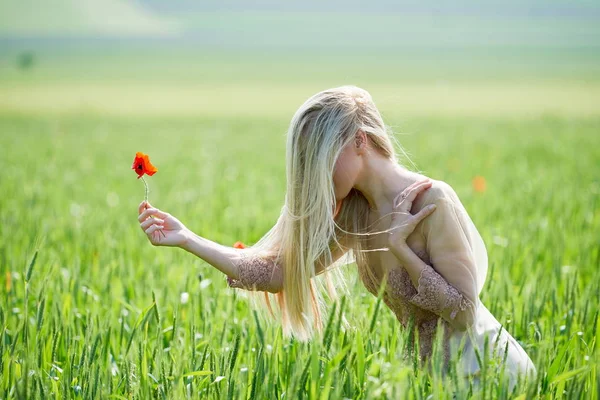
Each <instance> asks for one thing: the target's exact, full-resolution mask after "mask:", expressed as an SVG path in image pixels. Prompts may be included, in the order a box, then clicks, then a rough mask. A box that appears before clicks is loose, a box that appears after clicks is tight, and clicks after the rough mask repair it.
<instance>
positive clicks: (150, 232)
mask: <svg viewBox="0 0 600 400" xmlns="http://www.w3.org/2000/svg"><path fill="white" fill-rule="evenodd" d="M162 228H163V226H162V225H156V224H152V226H151V227H150V228H148V229H146V230H145V232H146V235H152V234H153V233H154V232H155V231H157V230H158V229H162Z"/></svg>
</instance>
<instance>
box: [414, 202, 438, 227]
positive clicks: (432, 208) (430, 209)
mask: <svg viewBox="0 0 600 400" xmlns="http://www.w3.org/2000/svg"><path fill="white" fill-rule="evenodd" d="M436 207H437V206H436V205H435V204H428V205H426V206H425V207H423V208H422V209H421V211H419V212H418V213H416V214H415V220H416V221H417V224H418V223H419V222H421V220H423V219H424V218H425V217H426V216H428V215H429V214H431V213H432V212H434V211H435V209H436Z"/></svg>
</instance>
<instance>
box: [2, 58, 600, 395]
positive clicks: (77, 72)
mask: <svg viewBox="0 0 600 400" xmlns="http://www.w3.org/2000/svg"><path fill="white" fill-rule="evenodd" d="M11 57H12V56H11ZM11 57H8V56H5V57H4V58H2V59H1V62H0V148H1V149H2V153H1V154H0V170H1V171H2V175H1V178H0V192H1V193H3V196H1V197H0V284H1V287H0V291H1V292H2V293H4V295H3V296H1V297H0V299H1V300H0V328H2V330H3V332H4V333H3V340H2V341H0V354H2V362H1V363H0V393H2V395H0V397H2V398H7V399H8V398H36V397H54V396H56V397H58V398H108V397H109V395H110V394H113V395H114V396H113V397H114V398H134V397H135V398H154V397H156V398H185V397H186V396H187V395H188V394H189V395H190V397H193V398H248V397H252V398H275V397H277V398H290V397H295V395H296V392H301V391H305V393H306V395H307V396H312V397H313V398H317V397H319V398H328V397H331V398H382V397H383V398H386V397H387V398H415V399H420V398H427V396H428V395H429V394H433V398H447V397H449V398H451V392H452V391H456V392H457V393H458V397H457V398H466V397H467V389H465V388H463V387H459V386H456V385H457V383H455V382H449V383H443V382H442V380H441V379H440V378H439V376H437V375H432V376H430V375H428V374H426V373H423V372H421V371H416V370H413V367H412V365H411V364H409V363H404V362H403V361H402V360H401V355H402V345H403V343H405V341H406V339H407V336H406V333H405V332H403V331H402V330H401V329H400V325H399V323H398V321H397V320H396V319H395V317H394V315H393V314H392V313H391V311H389V310H388V309H387V308H386V307H384V306H383V304H380V303H378V302H377V299H376V298H375V297H373V296H371V295H370V294H369V293H368V292H367V291H366V290H365V289H364V288H363V287H362V285H361V284H360V283H359V281H358V280H357V274H356V271H355V266H354V265H349V266H346V267H344V268H345V272H346V273H347V277H348V279H349V282H350V285H349V286H350V287H351V288H352V292H351V293H350V296H349V297H347V298H346V300H345V302H344V308H343V315H344V316H345V318H347V319H348V321H349V322H350V324H351V325H352V326H353V327H355V328H356V330H348V331H345V330H340V331H333V333H331V334H330V335H328V336H326V337H325V338H317V339H316V340H315V341H314V342H312V343H311V344H309V345H307V344H301V343H298V342H295V341H288V340H284V339H283V338H282V334H281V329H280V327H279V325H278V324H277V323H273V322H271V321H268V320H263V319H261V318H258V319H256V318H255V316H254V315H253V313H252V309H251V307H250V306H249V303H248V301H247V298H246V297H247V292H244V291H236V290H234V289H230V288H228V287H227V285H226V282H225V278H224V276H223V275H222V274H221V273H220V272H218V271H216V270H215V269H213V268H212V267H211V266H210V265H208V264H206V263H205V262H203V261H202V260H200V259H197V258H194V257H193V256H192V255H190V254H186V253H184V252H183V251H181V250H175V249H166V248H154V247H152V246H151V245H150V244H149V243H148V241H147V239H146V238H145V237H144V234H143V233H142V232H141V230H140V229H139V226H138V222H137V206H138V204H139V203H140V202H141V200H142V199H143V196H144V188H143V184H142V183H141V182H140V181H139V180H137V179H135V174H134V173H133V171H132V170H131V169H130V168H131V162H132V161H133V156H134V154H135V152H136V151H144V152H146V153H148V154H150V155H151V158H152V161H153V162H154V163H155V165H156V166H157V167H158V168H159V172H158V173H157V174H156V175H154V176H153V177H151V178H149V184H150V201H151V202H152V203H153V204H154V205H156V206H158V207H159V208H161V209H163V210H165V211H168V212H170V213H172V214H174V215H175V216H177V217H178V218H179V219H180V220H181V221H182V222H184V223H185V224H186V225H188V226H189V227H190V228H191V229H192V230H194V231H195V232H196V233H198V234H199V235H201V236H204V237H206V238H209V239H211V240H215V241H217V242H220V243H223V244H230V245H231V244H233V242H235V241H236V240H242V241H244V242H245V243H254V242H256V241H257V240H258V239H259V238H260V237H261V235H262V234H264V233H265V232H266V231H267V230H268V229H269V228H270V227H271V226H272V225H273V223H274V222H275V220H276V218H277V216H278V215H279V211H280V208H281V206H282V205H283V199H284V195H285V193H284V190H285V159H284V157H285V131H286V129H287V124H288V123H289V120H290V119H291V117H292V115H293V113H294V112H295V110H296V109H297V107H298V106H300V104H301V103H302V102H303V101H304V100H305V99H306V98H307V97H308V96H310V95H312V94H314V93H315V92H317V91H319V90H322V89H325V88H327V87H333V86H338V85H341V84H346V83H351V84H357V85H359V86H362V87H364V88H366V89H367V90H369V91H370V92H371V93H372V95H373V97H374V99H375V101H376V103H377V104H378V105H379V106H380V108H381V110H382V112H383V114H384V117H385V119H386V122H387V124H388V125H390V126H392V127H393V129H394V131H395V133H396V134H397V135H398V139H399V141H400V142H401V143H402V144H403V146H404V147H405V149H406V151H407V152H409V154H410V155H411V159H412V161H414V163H415V164H416V167H417V168H418V169H420V170H421V171H422V172H423V173H424V174H426V175H428V176H430V177H432V178H435V179H441V180H444V181H446V182H448V183H449V184H450V185H452V186H453V187H454V188H455V190H456V191H457V193H458V194H459V196H460V198H461V200H462V201H463V204H464V205H465V207H466V209H467V211H468V212H469V214H470V215H471V217H472V219H473V221H474V222H475V224H476V225H477V227H478V229H479V231H480V233H481V235H482V237H483V239H484V241H485V243H486V246H487V249H488V255H489V261H490V272H489V274H488V279H487V284H486V286H485V288H484V291H483V294H482V301H483V302H484V303H485V304H486V306H487V307H488V308H489V309H490V310H491V311H492V313H493V314H494V315H495V316H496V317H497V318H498V320H499V321H500V322H502V323H503V324H506V325H505V328H506V329H508V330H509V331H510V333H511V334H512V335H513V336H514V337H515V338H516V339H517V340H518V341H519V342H520V343H521V344H522V345H523V347H524V348H525V349H526V350H527V351H528V352H529V354H530V355H531V356H532V358H533V360H534V362H535V364H536V366H537V367H538V374H539V380H538V381H537V382H535V383H534V384H533V385H531V386H530V387H527V388H525V387H519V392H520V393H522V396H521V397H520V398H523V399H525V398H533V397H535V396H536V394H539V395H541V396H542V397H544V398H563V397H567V398H597V397H594V396H597V393H598V346H597V341H598V337H599V331H598V321H599V314H598V310H599V308H600V303H599V299H598V293H599V291H600V270H599V269H598V265H600V246H599V242H598V232H600V213H599V210H600V207H599V201H598V199H599V194H600V181H599V176H600V168H599V166H600V134H599V132H600V109H599V107H598V104H599V103H598V99H599V95H600V79H599V77H600V75H596V72H597V71H598V66H597V64H596V62H595V61H594V60H595V59H594V56H593V55H587V56H586V55H585V54H584V55H580V58H579V59H578V60H579V61H578V62H575V61H573V60H572V61H571V62H570V63H569V61H565V60H564V59H562V58H560V57H557V58H556V60H555V62H554V64H553V65H554V67H552V68H551V67H547V68H546V69H539V71H540V73H539V74H538V73H536V71H538V69H537V67H536V66H535V63H529V64H527V65H526V66H522V67H519V64H518V63H515V62H512V63H508V62H507V64H506V68H498V69H493V64H494V62H493V59H489V58H487V57H485V56H482V55H479V56H476V57H475V56H473V57H474V58H473V59H474V60H475V59H476V60H478V61H477V62H476V63H475V61H474V64H473V69H472V73H470V74H469V73H468V70H467V69H465V68H463V67H462V66H464V64H463V63H464V61H460V60H459V59H458V58H457V59H454V61H449V66H448V69H447V70H444V69H443V68H441V69H440V68H434V67H433V66H432V65H431V64H430V63H428V62H424V63H423V64H422V68H419V64H418V62H417V61H416V59H415V60H414V62H413V63H412V64H411V63H405V64H402V62H401V61H402V60H401V59H395V60H392V61H393V62H390V63H389V64H387V63H385V62H383V61H381V62H380V63H375V60H376V58H375V56H373V57H374V58H369V59H368V60H367V61H369V60H370V61H373V63H369V62H367V61H362V62H360V63H357V64H346V62H348V59H347V58H343V57H341V56H340V58H339V59H338V61H337V63H336V62H334V61H332V60H331V59H326V58H323V59H322V64H318V63H317V64H316V65H315V64H312V63H311V62H309V61H310V60H308V61H307V60H304V61H305V63H304V64H300V63H295V62H294V61H295V60H297V59H294V58H293V57H292V58H277V57H274V58H273V62H268V59H263V60H262V62H261V61H260V59H258V58H248V59H247V64H244V59H243V58H242V59H238V58H236V57H234V56H227V57H225V56H221V57H222V58H217V56H215V57H214V58H212V59H211V58H207V59H206V62H203V61H202V60H201V59H199V58H197V57H196V56H194V57H190V58H188V59H187V60H188V61H189V63H186V62H182V61H181V60H182V59H183V60H184V61H185V60H186V59H185V58H182V59H179V60H175V61H173V60H171V61H169V58H168V57H164V58H159V59H156V62H155V63H152V61H151V60H152V58H151V57H150V55H148V54H146V55H144V54H142V55H141V56H139V57H133V56H131V55H121V56H117V55H114V54H113V55H107V56H106V57H95V58H85V57H81V56H69V55H63V56H62V58H61V57H59V56H50V55H44V54H40V55H39V59H38V60H37V61H38V64H37V65H34V67H33V68H32V69H31V70H28V71H18V70H16V69H15V68H14V65H13V61H14V59H13V58H11ZM523 57H526V56H525V55H524V56H523ZM223 59H227V60H230V62H223V61H222V60H223ZM518 59H519V58H518V57H514V56H513V58H512V60H513V61H514V60H518ZM135 60H138V61H135ZM139 60H145V61H146V62H139ZM211 60H212V61H211ZM219 60H220V61H219ZM340 60H343V61H344V62H343V63H340ZM586 60H587V61H586ZM325 61H327V62H325ZM561 63H563V64H561ZM475 64H477V65H478V66H479V67H478V68H475ZM461 65H462V66H461ZM482 65H487V66H488V67H489V68H482ZM542 65H545V64H544V63H542ZM560 65H562V67H561V66H560ZM346 66H348V68H345V67H346ZM287 67H289V68H287ZM396 68H397V69H396ZM340 71H345V72H340ZM519 71H522V73H519ZM569 71H575V72H576V73H573V74H570V73H569ZM403 162H405V163H406V165H407V166H408V167H409V168H413V167H412V164H411V163H409V162H408V161H407V160H403ZM475 176H482V177H484V178H485V180H486V191H485V192H483V193H480V192H475V191H474V190H473V187H472V183H471V182H472V179H473V178H474V177H475ZM36 249H39V252H38V253H37V258H35V262H34V263H33V264H32V263H31V260H32V258H33V257H34V254H35V251H36ZM198 274H201V275H202V281H200V282H199V281H198ZM182 293H189V302H187V303H182V302H181V294H182ZM153 296H154V297H155V299H156V302H155V303H154V302H153ZM335 307H336V308H335V312H334V313H333V315H332V319H331V321H330V325H331V326H332V327H334V326H336V324H338V323H339V319H340V313H339V310H340V305H339V304H336V306H335ZM332 310H333V303H332ZM374 316H375V317H376V319H375V320H374V321H375V322H374V324H373V325H371V321H372V319H373V317H374ZM490 372H493V371H490ZM491 379H492V378H491V376H490V380H488V381H486V393H487V395H486V396H487V397H486V398H490V397H491V398H503V397H506V394H505V393H503V392H502V390H503V389H502V388H499V387H497V386H496V385H495V383H494V382H493V380H491ZM284 392H285V394H284Z"/></svg>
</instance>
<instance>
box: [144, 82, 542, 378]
mask: <svg viewBox="0 0 600 400" xmlns="http://www.w3.org/2000/svg"><path fill="white" fill-rule="evenodd" d="M392 140H393V135H390V134H389V132H388V128H387V126H386V125H385V124H384V122H383V120H382V117H381V115H380V113H379V111H378V109H377V108H376V106H375V104H374V102H373V100H372V98H371V96H370V94H369V93H368V92H367V91H365V90H363V89H361V88H358V87H356V86H342V87H338V88H332V89H328V90H324V91H322V92H319V93H317V94H315V95H313V96H312V97H310V98H309V99H308V100H307V101H306V102H305V103H304V104H303V105H302V106H301V107H300V108H299V109H298V111H297V112H296V113H295V115H294V117H293V118H292V121H291V123H290V126H289V130H288V133H287V149H286V162H287V165H286V173H287V192H286V196H285V204H284V206H283V208H282V210H281V214H280V216H279V219H278V221H277V223H276V224H275V225H274V226H273V228H272V229H271V230H269V232H267V234H265V235H264V236H263V237H262V238H261V239H260V240H259V241H258V243H256V244H255V245H253V246H251V247H248V248H243V249H239V248H233V247H228V246H223V245H220V244H217V243H215V242H212V241H210V240H208V239H205V238H202V237H200V236H198V235H196V234H194V233H193V232H191V231H190V230H189V229H187V228H186V227H185V226H184V225H183V224H182V223H181V222H180V221H179V220H177V219H176V218H175V217H173V216H172V215H170V214H168V213H166V212H163V211H161V210H158V209H156V208H154V207H152V206H151V205H150V204H147V203H146V202H142V204H140V207H139V222H140V226H141V229H142V230H143V231H144V232H145V233H146V234H147V236H148V238H149V240H150V241H151V243H152V244H153V245H161V246H179V247H181V248H183V249H185V250H187V251H189V252H191V253H192V254H194V255H196V256H198V257H200V258H202V259H203V260H205V261H206V262H208V263H209V264H211V265H213V266H214V267H215V268H217V269H219V270H220V271H222V272H223V273H225V274H226V275H227V282H228V284H229V286H230V287H234V288H243V289H247V290H258V291H264V292H265V297H266V298H267V300H268V295H267V292H270V293H274V294H275V296H276V297H277V300H278V303H279V306H280V307H279V308H280V310H281V321H282V324H283V328H284V332H285V334H286V335H294V336H296V337H297V338H299V339H300V340H306V339H309V338H310V337H311V336H312V334H313V333H314V330H315V329H316V330H318V331H321V330H322V327H323V323H322V320H323V318H322V308H323V302H322V299H321V294H320V290H315V288H314V283H315V279H312V278H313V277H315V276H317V275H319V274H322V273H323V272H325V271H329V270H332V272H333V273H334V274H332V273H328V274H325V276H326V278H327V283H328V286H327V289H328V291H329V294H330V295H331V297H332V298H334V299H335V298H336V291H335V289H336V287H343V276H342V275H341V274H339V268H334V267H336V266H339V265H342V264H345V263H349V262H352V261H355V262H356V265H357V266H358V271H359V276H360V279H361V281H362V282H363V284H364V285H365V287H366V288H367V290H368V291H369V292H371V293H372V294H374V295H376V296H377V295H378V294H379V293H380V290H382V292H381V293H382V296H383V300H384V302H385V304H387V306H388V307H389V308H390V309H391V310H392V311H393V312H394V313H395V315H396V316H397V318H398V320H399V321H400V322H401V324H402V325H403V326H404V327H405V328H406V327H410V328H413V329H414V328H416V330H417V332H418V339H419V355H420V357H421V359H422V360H427V359H429V358H430V356H431V354H432V347H433V342H434V336H435V333H436V332H437V328H438V327H440V328H443V329H442V331H443V332H442V336H443V338H444V341H443V355H444V361H445V362H444V366H445V367H447V366H448V363H449V361H450V359H451V358H452V356H453V355H455V354H457V352H458V351H459V350H460V349H462V353H460V354H461V357H460V359H461V365H462V367H463V369H464V373H465V374H472V375H477V373H478V371H479V370H480V366H479V363H478V361H477V354H476V353H477V352H478V353H479V354H480V355H483V349H484V346H485V337H486V336H488V340H489V342H488V343H491V344H495V345H496V347H493V348H492V347H490V348H489V349H488V354H499V353H496V350H499V349H501V350H507V353H506V362H507V365H506V373H507V374H508V376H509V383H510V388H511V389H512V387H513V386H514V385H515V384H516V382H517V377H518V374H519V373H525V372H528V373H531V374H535V373H536V370H535V367H534V365H533V363H532V362H531V359H530V358H529V357H528V355H527V354H526V352H525V351H524V350H523V348H522V347H521V346H520V345H519V344H518V343H517V341H516V340H515V339H514V338H513V337H512V336H511V335H510V334H509V333H508V332H506V331H505V330H502V329H501V326H500V323H499V322H498V321H497V320H496V319H495V318H494V316H493V315H492V314H491V313H490V312H489V311H488V309H487V308H486V307H485V306H484V305H483V304H482V303H481V301H480V300H479V294H480V292H481V289H482V288H483V286H484V283H485V278H486V274H487V253H486V249H485V245H484V243H483V240H482V239H481V236H480V235H479V233H478V231H477V229H476V228H475V226H474V225H473V222H472V221H471V219H470V217H469V216H468V214H467V212H466V210H465V209H464V207H463V205H462V203H461V202H460V200H459V198H458V196H457V194H456V193H455V191H454V190H453V189H452V188H451V187H450V186H449V185H448V184H446V183H445V182H443V181H438V180H433V179H429V178H427V177H425V176H423V175H420V174H418V173H414V172H411V171H408V170H407V169H406V168H404V167H403V166H401V165H400V164H399V163H398V160H397V158H396V152H395V150H394V145H393V143H392ZM400 148H401V147H400ZM344 255H347V256H349V258H348V257H346V259H345V261H344V259H342V256H344ZM336 272H338V274H337V275H336V274H335V273H336ZM332 277H333V278H336V279H337V282H335V283H332V281H331V279H330V278H332ZM269 309H270V305H269ZM271 314H272V311H271ZM490 351H494V352H495V353H489V352H490ZM503 355H504V353H502V354H501V355H500V356H501V357H502V356H503Z"/></svg>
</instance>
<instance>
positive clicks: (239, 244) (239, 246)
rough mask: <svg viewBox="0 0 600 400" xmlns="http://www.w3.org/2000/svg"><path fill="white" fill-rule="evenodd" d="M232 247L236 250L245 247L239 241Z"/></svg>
mask: <svg viewBox="0 0 600 400" xmlns="http://www.w3.org/2000/svg"><path fill="white" fill-rule="evenodd" d="M233 247H235V248H236V249H245V248H246V245H245V244H244V243H242V242H240V241H237V242H235V243H234V244H233Z"/></svg>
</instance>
